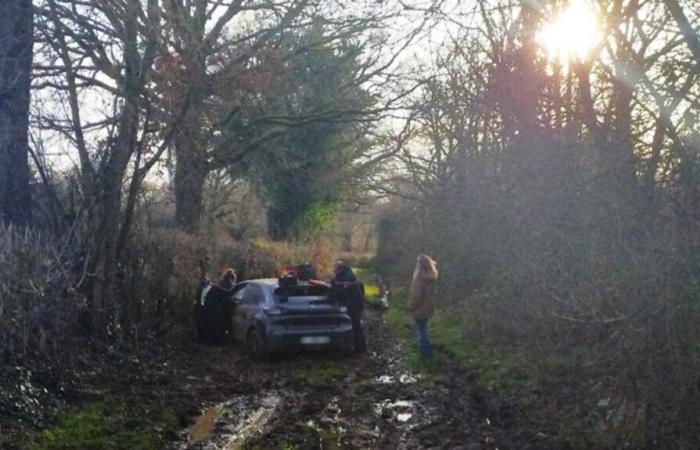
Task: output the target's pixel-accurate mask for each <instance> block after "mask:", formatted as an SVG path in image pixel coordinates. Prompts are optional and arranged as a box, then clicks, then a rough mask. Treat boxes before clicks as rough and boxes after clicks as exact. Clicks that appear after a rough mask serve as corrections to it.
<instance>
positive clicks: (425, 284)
mask: <svg viewBox="0 0 700 450" xmlns="http://www.w3.org/2000/svg"><path fill="white" fill-rule="evenodd" d="M436 291H437V273H434V272H429V271H423V270H418V269H417V270H416V271H415V272H414V274H413V281H412V282H411V293H410V297H409V302H408V311H409V312H410V313H411V316H413V318H414V319H418V320H420V319H430V318H431V317H433V314H435V302H436V298H435V297H436V295H435V294H436Z"/></svg>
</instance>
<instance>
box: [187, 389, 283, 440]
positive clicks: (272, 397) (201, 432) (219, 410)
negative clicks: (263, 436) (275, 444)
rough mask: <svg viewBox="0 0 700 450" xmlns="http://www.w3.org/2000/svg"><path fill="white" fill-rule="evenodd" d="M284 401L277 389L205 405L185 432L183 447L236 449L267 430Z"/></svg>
mask: <svg viewBox="0 0 700 450" xmlns="http://www.w3.org/2000/svg"><path fill="white" fill-rule="evenodd" d="M281 405H282V397H281V396H280V395H279V394H278V393H276V392H273V393H268V394H265V395H242V396H238V397H235V398H233V399H231V400H228V401H226V402H224V403H219V404H217V405H213V406H211V407H209V408H207V409H205V410H204V411H203V412H202V414H201V415H200V416H199V417H197V418H195V421H194V423H193V424H192V425H191V426H190V428H189V429H188V430H187V431H186V432H185V434H184V436H183V440H184V441H185V442H184V443H182V444H181V445H180V446H178V447H176V448H177V449H180V450H194V449H198V450H200V449H201V450H236V449H239V448H241V447H242V446H243V445H244V444H245V442H246V440H247V439H249V438H250V437H251V436H252V435H254V434H256V433H261V432H263V431H264V429H265V426H266V425H267V423H268V422H269V421H270V419H271V418H272V417H273V416H274V415H275V414H276V413H277V411H278V409H279V408H280V406H281Z"/></svg>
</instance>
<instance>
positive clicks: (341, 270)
mask: <svg viewBox="0 0 700 450" xmlns="http://www.w3.org/2000/svg"><path fill="white" fill-rule="evenodd" d="M333 272H334V276H333V279H331V292H332V293H333V295H334V296H335V298H336V300H338V302H339V303H340V304H341V305H343V306H345V307H346V308H347V309H348V315H349V316H350V319H351V320H352V331H353V343H354V353H355V354H362V353H366V352H367V343H366V341H365V332H364V330H363V328H362V311H363V310H364V307H365V288H364V285H363V284H362V283H360V282H359V281H358V280H357V277H356V276H355V273H354V272H353V271H352V268H351V267H350V266H349V265H348V264H346V263H344V262H342V261H337V262H336V263H335V266H334V270H333Z"/></svg>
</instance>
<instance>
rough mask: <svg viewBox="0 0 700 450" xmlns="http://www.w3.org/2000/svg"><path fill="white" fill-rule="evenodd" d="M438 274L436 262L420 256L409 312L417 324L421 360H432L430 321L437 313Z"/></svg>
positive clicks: (412, 286)
mask: <svg viewBox="0 0 700 450" xmlns="http://www.w3.org/2000/svg"><path fill="white" fill-rule="evenodd" d="M437 279H438V272H437V268H436V262H435V261H434V260H433V259H432V258H431V257H430V256H428V255H419V256H418V259H417V261H416V269H415V270H414V272H413V280H412V281H411V293H410V300H409V303H408V311H409V312H410V314H411V316H413V319H414V320H415V323H416V334H417V340H418V351H419V353H420V356H421V358H430V357H431V356H432V354H433V347H432V345H431V343H430V339H429V337H428V319H430V318H431V317H433V314H434V313H435V301H436V298H435V294H436V290H437Z"/></svg>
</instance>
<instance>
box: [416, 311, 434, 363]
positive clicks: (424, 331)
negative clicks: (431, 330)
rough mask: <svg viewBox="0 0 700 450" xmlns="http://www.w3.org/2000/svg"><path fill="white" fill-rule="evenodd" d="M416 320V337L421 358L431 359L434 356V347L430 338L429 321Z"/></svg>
mask: <svg viewBox="0 0 700 450" xmlns="http://www.w3.org/2000/svg"><path fill="white" fill-rule="evenodd" d="M415 320H416V335H417V341H418V353H419V354H420V357H421V358H430V357H431V356H433V345H432V344H431V343H430V338H428V319H415Z"/></svg>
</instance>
